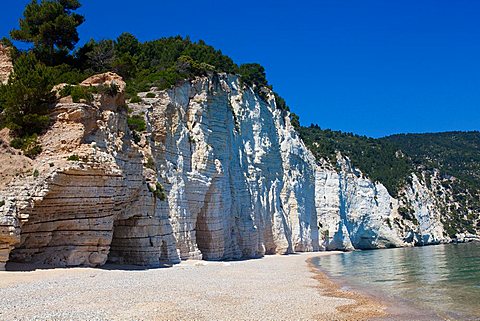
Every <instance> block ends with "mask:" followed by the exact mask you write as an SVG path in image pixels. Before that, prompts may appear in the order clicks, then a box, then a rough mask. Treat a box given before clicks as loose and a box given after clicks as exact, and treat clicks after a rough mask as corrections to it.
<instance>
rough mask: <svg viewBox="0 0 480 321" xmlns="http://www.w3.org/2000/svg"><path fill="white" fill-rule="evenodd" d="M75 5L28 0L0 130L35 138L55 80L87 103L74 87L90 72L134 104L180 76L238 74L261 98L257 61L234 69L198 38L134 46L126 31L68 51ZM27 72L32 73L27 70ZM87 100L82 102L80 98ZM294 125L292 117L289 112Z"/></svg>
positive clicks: (15, 35) (263, 83) (70, 0)
mask: <svg viewBox="0 0 480 321" xmlns="http://www.w3.org/2000/svg"><path fill="white" fill-rule="evenodd" d="M80 6H81V4H80V2H79V1H78V0H41V1H40V2H38V1H36V0H32V1H31V2H30V3H29V4H28V5H27V6H26V8H25V11H24V13H23V17H22V18H21V19H20V27H19V29H15V30H12V32H11V33H10V36H11V38H12V39H14V40H19V41H24V42H27V43H30V44H31V45H32V48H31V49H30V50H27V51H19V50H17V49H15V48H14V47H13V45H12V42H11V41H10V40H9V39H7V38H4V39H3V40H2V43H4V44H6V45H9V46H10V47H11V48H12V53H14V54H13V55H12V56H13V58H14V62H15V63H14V69H15V71H14V73H13V74H12V76H11V77H10V79H9V81H8V83H7V84H6V85H4V86H3V85H2V86H0V127H5V126H6V127H9V128H10V129H12V130H13V133H14V134H16V135H17V136H18V137H21V138H25V137H27V136H29V135H33V134H40V133H41V132H42V131H43V130H44V129H45V128H46V127H47V126H48V117H47V115H48V112H49V107H50V106H52V104H53V103H54V99H53V97H54V96H53V94H52V93H51V90H52V88H53V86H54V85H56V84H58V83H67V84H70V85H71V86H69V87H67V90H69V92H68V93H67V92H66V91H65V90H64V92H62V93H60V96H65V95H72V97H73V98H74V101H75V100H77V101H78V100H79V99H85V98H88V97H89V95H90V93H88V92H83V91H82V89H81V88H79V87H76V86H75V85H76V84H78V83H79V82H81V81H82V80H83V79H85V78H87V77H89V76H92V75H94V74H97V73H102V72H107V71H114V72H116V73H118V74H119V75H121V76H122V77H123V78H124V80H125V81H126V82H127V89H126V91H127V98H129V99H131V100H132V101H134V102H135V101H136V102H138V100H139V98H138V96H137V93H138V92H145V91H149V90H150V88H151V87H157V88H158V89H160V90H162V89H167V88H170V87H172V86H174V85H176V84H178V83H179V82H180V81H182V80H184V79H189V78H193V77H195V76H204V75H207V74H209V73H215V72H225V73H230V74H237V75H240V78H241V81H242V83H243V84H245V85H247V86H250V87H253V88H254V89H255V91H256V92H257V94H258V95H259V96H260V97H261V98H263V99H266V94H265V93H266V89H272V86H271V85H269V84H268V81H267V78H266V75H265V69H264V68H263V67H262V66H261V65H259V64H253V63H252V64H243V65H240V66H238V65H237V64H235V63H234V62H233V60H232V59H231V58H230V57H228V56H226V55H224V54H223V53H222V52H221V51H220V50H217V49H215V48H213V47H212V46H209V45H207V44H206V43H205V42H204V41H202V40H200V41H198V42H193V41H191V40H190V39H189V38H188V37H187V38H182V37H180V36H176V37H168V38H161V39H158V40H154V41H147V42H140V41H139V40H138V39H136V38H135V36H133V35H132V34H129V33H123V34H121V35H120V36H119V37H118V38H117V39H115V40H110V39H105V40H100V41H96V40H93V39H92V40H90V41H88V42H87V43H86V44H85V45H83V46H82V47H80V48H76V49H75V45H76V43H77V42H78V41H79V36H78V32H77V28H78V26H80V25H81V24H82V23H83V22H84V20H85V19H84V17H83V16H81V15H79V14H77V13H75V11H76V10H77V9H78V8H80ZM28 70H31V71H32V73H31V74H30V73H28V72H26V71H28ZM275 98H276V100H277V106H278V107H279V108H280V109H282V110H288V106H287V105H286V103H285V101H284V100H283V99H282V98H281V97H280V96H279V95H278V94H275ZM87 100H88V99H87ZM292 120H293V123H294V125H296V126H297V127H298V126H299V122H298V116H296V115H292Z"/></svg>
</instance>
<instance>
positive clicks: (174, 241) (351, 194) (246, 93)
mask: <svg viewBox="0 0 480 321" xmlns="http://www.w3.org/2000/svg"><path fill="white" fill-rule="evenodd" d="M112 82H114V83H115V87H117V88H118V92H116V91H114V92H113V93H112V92H111V91H110V92H111V94H112V95H113V96H108V94H103V95H96V97H95V102H94V104H92V105H87V104H82V103H78V104H75V103H68V101H69V100H68V99H64V100H63V101H65V102H64V103H59V104H58V105H57V106H56V108H55V111H54V113H53V114H52V117H53V119H54V125H53V126H52V128H51V129H50V130H49V131H48V132H47V133H46V134H45V135H43V136H42V137H41V143H42V146H43V152H42V154H41V155H40V156H39V157H38V158H37V159H36V160H35V161H34V162H33V163H32V168H33V169H34V172H33V173H32V174H31V175H26V174H25V173H24V172H21V171H19V173H18V175H17V176H14V174H12V175H10V176H9V177H14V179H13V180H12V181H10V182H4V183H5V184H3V185H0V186H5V187H4V188H2V191H1V193H0V202H2V203H3V205H2V206H0V268H2V267H3V265H4V264H5V263H6V262H7V261H8V260H11V261H17V262H32V263H37V264H48V265H53V266H74V265H86V266H99V265H102V264H104V263H105V262H107V261H110V262H112V263H120V264H139V265H145V266H160V265H163V264H172V263H176V262H179V261H180V260H181V259H189V258H190V259H191V258H194V259H200V258H203V259H208V260H223V259H239V258H252V257H259V256H262V255H265V254H274V253H280V254H284V253H293V252H295V251H317V250H321V249H329V250H330V249H332V250H333V249H340V250H351V249H355V248H361V249H372V248H385V247H396V246H411V245H416V244H432V243H439V242H447V241H449V240H450V239H449V238H448V237H446V236H445V235H446V234H445V232H444V229H443V226H442V224H441V221H440V212H439V207H440V205H441V204H443V203H445V202H446V199H441V198H439V197H438V193H433V192H432V191H431V190H432V189H433V188H434V190H436V191H437V190H438V189H440V188H441V187H440V186H439V183H438V182H436V181H435V180H434V179H433V181H432V182H430V183H431V186H433V187H431V188H427V187H426V185H425V184H424V183H422V182H423V180H422V179H421V178H418V177H417V176H415V175H413V176H412V183H411V184H410V185H409V186H407V187H405V188H404V190H403V192H402V195H403V198H401V199H395V198H393V197H391V196H390V195H389V194H388V192H387V190H386V188H385V187H384V186H383V185H382V184H379V183H373V182H372V181H370V180H369V179H368V178H366V177H365V176H364V175H363V174H362V173H361V172H360V171H358V170H357V169H355V168H354V167H353V166H351V164H350V162H349V160H348V158H346V157H343V156H342V155H340V154H339V155H338V157H337V159H338V160H339V161H338V164H337V167H336V168H334V167H333V166H331V165H329V164H328V163H327V162H325V161H322V160H318V161H316V160H315V159H314V157H313V156H312V154H311V153H310V152H309V151H308V149H307V148H306V147H305V145H304V144H303V142H302V140H301V139H300V138H299V136H298V134H297V132H296V131H295V130H294V128H293V127H292V125H291V124H290V118H289V114H288V112H286V111H281V110H279V109H277V108H276V106H275V99H274V97H273V94H270V95H268V97H267V99H266V101H265V100H263V99H261V98H260V97H259V96H258V95H257V94H256V93H255V92H254V91H253V90H252V89H250V88H240V82H239V80H238V78H237V77H236V76H229V75H213V76H210V77H202V78H197V79H195V80H191V81H185V82H183V83H182V84H181V85H179V86H177V87H175V88H173V89H170V90H166V91H155V90H154V89H152V92H153V93H154V95H155V98H147V97H146V93H143V94H140V96H141V97H142V98H143V101H142V103H140V104H130V105H129V106H128V107H129V110H130V111H131V112H132V113H133V114H134V115H137V116H139V117H143V119H144V120H145V122H146V130H145V131H143V132H133V131H131V130H130V129H129V128H128V126H127V114H126V108H125V107H124V106H123V97H124V96H123V89H124V88H125V86H124V83H123V81H122V80H121V79H120V78H119V77H118V76H117V75H115V74H112V73H107V74H103V75H98V76H94V77H92V78H90V79H89V80H88V81H86V82H84V83H83V85H85V86H98V85H104V86H110V84H111V83H112ZM149 97H151V95H149ZM17 156H18V155H17ZM442 202H443V203H442ZM2 203H0V204H2ZM405 208H408V209H409V211H411V213H410V212H408V213H407V214H408V215H411V217H410V216H408V215H407V216H405V215H406V214H405V210H404V209H405ZM409 213H410V214H409Z"/></svg>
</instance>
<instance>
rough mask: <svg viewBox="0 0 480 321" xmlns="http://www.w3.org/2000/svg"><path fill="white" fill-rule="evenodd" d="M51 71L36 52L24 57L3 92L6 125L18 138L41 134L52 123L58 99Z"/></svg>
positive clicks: (22, 56)
mask: <svg viewBox="0 0 480 321" xmlns="http://www.w3.org/2000/svg"><path fill="white" fill-rule="evenodd" d="M52 83H53V81H52V74H51V70H50V69H49V68H47V67H46V66H45V65H44V64H42V63H41V62H39V61H38V59H37V58H36V57H35V55H33V54H32V53H28V54H23V55H21V56H20V57H19V58H18V59H17V61H16V62H15V65H14V71H13V73H12V74H11V75H10V78H9V80H8V83H7V84H6V85H2V86H1V87H2V88H1V90H0V96H1V97H0V105H1V109H2V110H3V117H4V122H5V125H6V126H7V127H8V128H10V129H11V130H12V131H13V133H14V134H15V135H17V136H24V135H32V134H39V133H40V132H42V131H43V130H44V129H45V128H46V127H47V126H48V123H49V119H48V116H47V114H48V113H49V108H50V106H51V104H52V103H53V102H54V100H55V95H54V93H52V91H51V90H52V88H53V85H52Z"/></svg>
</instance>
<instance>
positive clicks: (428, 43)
mask: <svg viewBox="0 0 480 321" xmlns="http://www.w3.org/2000/svg"><path fill="white" fill-rule="evenodd" d="M27 2H29V1H27V0H4V1H3V3H2V10H1V12H0V36H4V35H6V34H7V33H8V31H9V30H10V29H12V28H13V27H16V26H17V24H18V18H19V17H20V16H21V13H22V11H23V7H24V5H25V4H26V3H27ZM81 2H82V3H83V7H82V9H81V10H80V12H81V13H82V14H84V15H85V16H86V22H85V23H84V25H82V26H81V28H80V37H81V39H82V40H81V41H82V42H85V41H87V40H88V39H90V38H95V39H97V40H98V39H102V38H114V37H116V36H118V35H119V34H120V33H121V32H123V31H128V32H131V33H133V34H134V35H136V36H137V37H138V38H139V39H140V40H142V41H145V40H151V39H155V38H159V37H164V36H171V35H177V34H180V35H184V36H185V35H190V37H191V38H192V39H193V40H198V39H204V40H205V41H206V42H207V43H208V44H211V45H213V46H215V47H216V48H219V49H221V50H222V51H223V52H224V53H225V54H227V55H229V56H231V57H232V58H233V59H234V60H235V62H237V63H244V62H258V63H260V64H262V65H263V66H265V68H266V70H267V76H268V79H269V81H270V83H272V84H273V86H274V89H275V90H276V91H278V92H279V93H280V94H281V95H282V96H284V98H285V99H286V100H287V103H288V104H289V105H290V107H291V109H292V110H293V111H294V112H296V113H297V114H299V115H300V119H301V122H302V124H305V125H309V124H310V123H318V124H319V125H320V126H321V127H322V128H332V129H338V130H343V131H347V132H354V133H358V134H365V135H368V136H373V137H380V136H384V135H388V134H393V133H401V132H402V133H403V132H436V131H447V130H479V129H480V1H477V0H468V1H467V0H455V1H452V0H402V1H393V0H363V1H358V0H317V1H313V0H312V1H282V0H277V1H268V0H267V1H259V0H256V1H251V0H244V1H209V0H204V1H191V0H183V1H153V0H150V1H148V0H135V1H131V0H130V1H126V0H116V1H113V0H101V1H98V0H96V1H94V0H81Z"/></svg>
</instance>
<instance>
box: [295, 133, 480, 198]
mask: <svg viewBox="0 0 480 321" xmlns="http://www.w3.org/2000/svg"><path fill="white" fill-rule="evenodd" d="M300 134H301V136H302V138H303V140H304V141H305V143H306V144H307V146H308V147H309V148H310V150H311V151H312V152H313V153H314V155H315V156H316V157H317V158H325V159H328V160H330V162H331V163H332V164H334V163H335V160H336V158H335V153H336V151H339V152H341V153H342V154H343V155H346V156H348V157H349V158H350V159H351V161H352V163H353V165H354V166H356V167H357V168H359V169H360V170H361V171H362V172H363V173H365V174H366V175H367V176H368V177H369V178H371V179H372V180H374V181H378V182H381V183H382V184H384V185H385V187H386V188H387V189H388V191H389V192H390V194H391V195H392V196H395V195H397V193H398V191H399V189H400V188H401V187H402V186H403V185H404V184H405V183H406V182H407V181H408V179H409V176H410V174H411V173H412V172H414V171H419V170H427V171H431V170H433V169H439V170H440V171H441V172H442V174H444V175H445V174H446V175H451V176H454V177H456V178H458V179H460V181H461V182H462V183H464V184H467V186H468V187H469V188H470V189H472V190H476V191H480V132H478V131H473V132H445V133H432V134H399V135H392V136H389V137H384V138H380V139H375V138H370V137H366V136H359V135H355V134H352V133H344V132H341V131H332V130H329V129H321V128H320V127H319V126H317V125H311V126H310V127H302V128H301V129H300Z"/></svg>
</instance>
